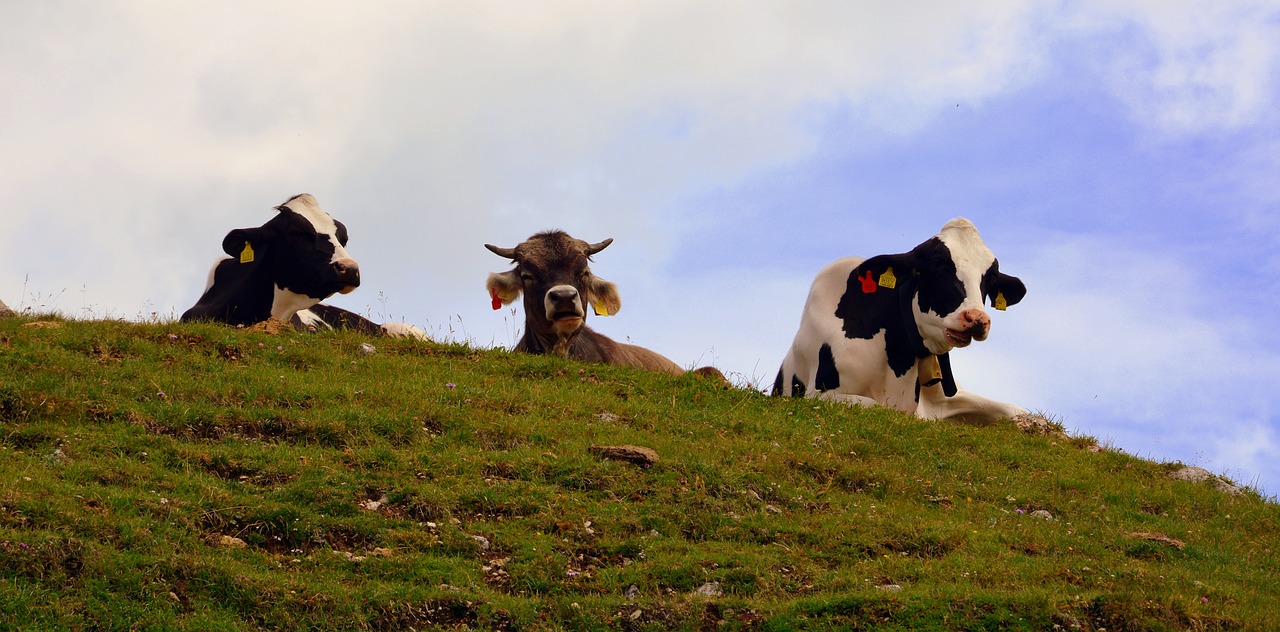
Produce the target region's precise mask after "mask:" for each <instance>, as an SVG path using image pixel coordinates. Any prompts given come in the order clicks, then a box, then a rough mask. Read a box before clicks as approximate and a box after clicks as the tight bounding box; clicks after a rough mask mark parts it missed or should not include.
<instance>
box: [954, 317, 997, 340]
mask: <svg viewBox="0 0 1280 632" xmlns="http://www.w3.org/2000/svg"><path fill="white" fill-rule="evenodd" d="M990 328H991V317H990V316H987V313H986V312H984V311H982V310H980V309H966V310H964V311H963V312H960V330H961V331H963V332H964V333H966V334H969V335H970V336H973V337H974V338H977V339H978V340H982V339H983V338H985V337H986V336H987V330H989V329H990Z"/></svg>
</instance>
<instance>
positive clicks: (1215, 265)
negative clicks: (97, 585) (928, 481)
mask: <svg viewBox="0 0 1280 632" xmlns="http://www.w3.org/2000/svg"><path fill="white" fill-rule="evenodd" d="M881 5H882V3H869V2H868V3H860V2H843V1H832V2H816V1H815V2H805V1H795V2H786V3H781V2H762V1H756V2H753V1H749V0H744V1H741V2H687V1H685V2H676V1H671V2H665V1H660V0H654V1H651V2H644V3H639V2H635V3H632V2H610V3H602V2H586V1H579V0H557V1H551V2H544V3H537V4H536V5H535V4H533V3H527V4H525V3H521V4H513V3H507V2H472V3H459V4H456V5H450V4H433V3H418V2H391V1H388V2H384V3H378V4H376V5H370V6H366V7H353V6H346V4H345V3H334V4H332V5H329V4H327V3H324V2H308V3H291V2H253V3H237V2H228V3H219V4H218V5H216V6H203V7H192V6H187V5H184V4H182V3H176V4H175V3H164V2H156V3H147V2H129V3H112V2H103V3H95V4H94V5H91V6H85V5H83V4H78V3H56V2H46V3H38V4H22V3H9V4H6V5H4V6H2V7H0V75H3V76H4V77H6V84H7V85H10V86H14V87H15V88H14V89H11V90H8V91H6V94H5V95H4V96H3V97H0V217H2V218H3V220H4V226H5V231H3V232H4V234H3V236H2V237H0V239H3V242H0V298H2V299H3V300H4V301H5V302H6V303H7V304H9V305H10V306H11V307H20V308H21V307H32V308H36V309H57V310H60V311H62V312H64V313H66V314H68V315H73V316H90V317H117V318H129V319H140V318H149V317H151V315H152V314H155V316H156V317H160V318H166V317H175V316H176V315H177V314H180V313H181V312H182V311H183V310H184V309H186V308H187V307H189V306H190V305H191V304H192V303H194V301H195V299H196V297H197V296H198V294H199V292H200V289H201V288H202V287H203V283H204V279H205V275H206V273H207V271H208V267H209V265H210V264H211V263H212V261H213V260H214V258H216V257H217V256H218V255H219V254H220V253H219V244H220V243H221V239H222V236H223V235H224V234H225V233H226V232H227V231H228V230H230V229H231V228H235V227H244V226H254V225H258V224H261V223H262V222H264V221H266V220H267V219H269V217H270V215H271V213H272V211H271V210H270V209H271V207H273V206H274V205H276V204H278V203H280V202H282V201H283V200H284V199H286V198H288V197H289V196H291V195H293V194H295V193H300V192H310V193H312V194H314V195H315V196H316V197H317V198H318V199H319V201H320V203H321V205H322V206H324V207H325V208H327V209H328V210H329V211H330V212H331V213H332V214H333V215H334V216H335V217H337V218H338V219H340V220H342V221H343V222H344V223H345V224H346V225H347V226H348V228H349V230H350V232H351V243H350V245H349V251H350V252H351V254H352V255H353V256H355V257H356V258H357V259H358V260H359V261H360V262H361V265H362V269H363V271H364V278H365V285H364V286H362V288H361V289H360V290H359V291H357V292H355V293H353V294H350V295H346V296H342V297H339V298H337V299H335V300H334V301H333V302H334V303H335V304H338V305H341V306H344V307H347V308H349V309H354V310H357V311H361V312H364V313H367V314H369V315H370V316H372V317H374V318H377V319H394V320H407V321H410V322H413V323H415V324H418V325H421V326H423V327H424V328H426V329H427V330H429V331H430V332H432V334H433V335H436V336H437V337H441V338H445V337H452V338H455V339H463V340H469V341H471V342H473V343H475V344H478V345H481V346H489V345H494V346H507V345H510V344H511V343H512V342H514V340H515V339H516V338H517V337H518V332H517V331H516V325H517V323H518V322H519V320H520V316H519V315H518V314H512V313H511V312H509V311H508V310H503V311H499V312H493V311H490V310H489V307H488V304H489V301H488V297H487V295H486V294H485V293H484V290H483V289H482V284H483V280H484V278H485V275H486V274H487V273H488V272H490V271H496V270H501V269H504V267H505V265H504V261H502V260H501V259H499V258H497V257H495V256H493V255H492V254H491V253H489V252H488V251H486V250H484V248H483V244H484V243H498V244H500V245H507V246H510V245H514V244H515V243H517V242H518V241H520V240H521V239H523V238H524V237H527V236H528V235H529V234H531V233H533V232H536V231H539V230H545V229H550V228H563V229H566V230H568V231H569V232H571V233H572V234H574V235H576V236H579V237H581V238H584V239H588V240H591V241H597V240H600V239H603V238H604V237H613V238H614V239H615V242H614V244H613V245H612V246H610V247H609V249H608V250H606V251H604V252H602V253H600V254H599V255H598V256H597V257H596V263H595V264H594V269H595V271H596V272H597V273H598V274H599V275H600V276H602V277H604V278H607V279H610V280H612V281H615V282H617V283H618V284H619V286H620V288H621V291H622V295H623V296H622V297H623V303H624V307H623V309H622V311H621V312H620V313H619V314H618V315H616V316H612V317H609V318H595V319H592V324H593V326H595V327H596V328H598V329H600V330H601V331H603V332H605V333H607V334H609V335H611V336H614V337H616V338H619V339H624V340H630V341H632V342H636V343H640V344H644V345H646V346H649V347H651V348H654V349H655V350H658V351H660V352H662V353H664V354H666V355H668V356H669V357H671V358H672V359H673V360H675V361H676V362H677V363H679V364H682V365H686V366H693V365H699V364H706V363H715V364H717V365H718V366H720V367H721V368H722V369H724V370H725V371H726V372H728V373H730V374H731V375H732V376H734V377H735V379H737V380H738V381H739V382H741V383H748V382H750V383H760V384H761V385H763V383H764V382H767V381H769V380H771V378H772V376H773V373H774V372H775V371H776V370H777V366H778V364H779V362H780V361H781V359H782V356H783V355H784V354H785V351H786V348H787V345H788V344H789V343H790V340H791V337H792V335H794V333H795V330H796V327H797V325H798V321H799V314H800V310H801V306H802V304H803V302H804V297H805V295H806V293H807V291H808V285H809V283H810V281H811V280H812V278H813V275H814V274H815V273H816V272H817V270H818V269H820V268H821V267H822V266H823V265H824V264H826V263H827V262H829V261H831V260H833V259H835V258H838V257H842V256H847V255H862V256H869V255H874V254H881V253H890V252H903V251H906V250H908V249H910V248H911V247H912V246H914V245H915V244H917V243H919V242H921V241H923V240H924V239H926V238H928V237H929V236H931V235H932V234H933V233H934V232H936V231H937V229H938V228H939V227H941V225H942V224H943V223H944V222H945V221H947V220H948V219H950V218H951V217H955V216H966V217H969V218H970V219H972V220H974V222H975V223H976V224H977V225H978V227H979V229H980V230H981V231H982V233H983V235H984V237H985V239H986V241H987V243H988V245H989V246H991V248H992V249H993V250H994V251H995V253H996V254H997V256H998V257H999V258H1000V260H1001V266H1002V270H1004V271H1006V272H1008V273H1010V274H1014V275H1017V276H1019V277H1021V278H1022V279H1023V281H1024V282H1025V283H1026V285H1027V287H1028V290H1029V293H1028V295H1027V298H1026V300H1024V302H1023V303H1022V304H1020V305H1017V306H1015V307H1013V308H1011V309H1010V310H1009V311H1008V312H1003V313H997V314H995V315H994V321H995V324H994V329H993V333H992V336H991V338H990V340H988V341H986V342H984V343H982V344H978V345H974V346H973V347H971V348H968V349H965V350H963V351H961V352H957V353H956V354H954V358H953V361H954V363H955V367H956V372H957V378H958V380H959V381H960V383H961V384H962V385H964V386H966V387H968V388H971V389H972V390H975V391H977V392H980V393H983V394H986V395H989V396H992V397H996V398H999V399H1004V400H1007V401H1013V402H1016V403H1018V404H1020V405H1022V406H1024V407H1027V408H1031V409H1038V410H1042V411H1045V412H1047V413H1050V414H1052V415H1055V416H1057V417H1059V418H1061V419H1062V420H1063V422H1064V423H1065V424H1066V425H1067V427H1068V428H1069V429H1070V430H1072V431H1074V432H1077V433H1083V434H1089V435H1092V436H1095V437H1098V438H1099V439H1101V440H1103V441H1104V442H1107V443H1109V444H1110V445H1113V446H1115V447H1118V448H1121V449H1124V450H1126V451H1128V452H1131V453H1134V454H1138V455H1141V456H1144V457H1148V458H1153V459H1157V460H1181V461H1183V462H1187V463H1191V464H1197V465H1202V466H1204V467H1207V468H1209V469H1211V470H1214V471H1218V472H1225V473H1226V474H1228V475H1229V476H1232V477H1233V478H1235V479H1236V480H1237V481H1239V482H1243V483H1248V484H1255V485H1258V486H1259V487H1261V488H1263V489H1264V491H1266V492H1267V493H1268V494H1271V495H1274V494H1276V493H1277V490H1280V406H1278V404H1280V394H1277V390H1278V389H1277V388H1276V386H1275V385H1276V383H1277V380H1276V378H1275V377H1274V374H1275V369H1274V367H1275V366H1277V361H1280V340H1278V337H1277V333H1276V328H1277V319H1276V316H1275V314H1277V311H1278V308H1280V299H1277V296H1278V295H1280V293H1278V292H1277V290H1280V256H1278V255H1277V253H1278V252H1280V250H1278V249H1277V242H1278V241H1280V185H1277V183H1280V112H1278V111H1277V110H1276V109H1275V107H1274V104H1275V103H1277V102H1280V3H1277V2H1274V1H1272V2H1245V1H1240V2H1222V3H1202V2H1145V1H1139V0H1133V1H1124V0H1119V1H1109V2H1101V1H1097V2H1090V1H1072V2H1020V1H1016V0H1008V1H991V2H975V3H967V4H965V5H964V6H959V5H952V4H939V3H927V2H922V3H912V2H903V3H894V6H881ZM246 15H252V16H253V19H245V16H246Z"/></svg>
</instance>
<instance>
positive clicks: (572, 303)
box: [484, 230, 723, 380]
mask: <svg viewBox="0 0 1280 632" xmlns="http://www.w3.org/2000/svg"><path fill="white" fill-rule="evenodd" d="M611 243H613V239H612V238H610V239H606V240H604V241H601V242H599V243H595V244H589V243H587V242H585V241H583V240H581V239H575V238H573V237H570V236H569V235H568V234H567V233H565V232H563V231H558V230H556V231H547V232H542V233H538V234H536V235H534V236H532V237H530V238H529V239H527V240H525V241H524V242H523V243H521V244H520V245H518V246H516V247H515V248H501V247H498V246H495V245H493V244H485V246H484V247H485V248H488V249H489V251H490V252H492V253H494V254H496V255H498V256H499V257H504V258H507V259H510V260H512V261H513V262H515V264H516V267H515V268H513V269H511V270H508V271H506V272H494V273H491V274H490V275H489V278H488V280H487V281H486V282H485V287H486V289H488V290H489V297H490V299H492V306H493V309H495V310H497V309H502V306H503V305H510V304H511V303H513V302H515V300H516V299H517V298H519V297H520V295H521V294H524V313H525V323H524V335H523V336H522V337H521V338H520V342H519V343H517V344H516V349H517V350H519V351H523V352H526V353H533V354H547V355H556V356H560V357H561V358H566V359H569V358H572V359H574V360H580V361H583V362H595V363H600V364H615V365H619V366H629V367H635V368H640V369H647V370H651V371H662V372H666V373H671V374H675V375H679V374H682V373H684V370H683V369H681V368H680V367H679V366H678V365H676V363H675V362H672V361H671V360H669V359H667V358H666V357H664V356H662V355H660V354H658V353H655V352H653V351H650V350H648V349H645V348H644V347H638V346H635V345H629V344H623V343H620V342H616V341H614V340H612V339H610V338H609V337H608V336H605V335H603V334H600V333H597V332H596V331H595V330H593V329H591V328H590V327H588V326H587V324H586V321H587V310H586V306H587V305H591V308H592V311H594V312H595V313H596V315H598V316H608V315H610V314H616V313H618V310H619V309H620V308H621V307H622V299H621V297H620V296H619V295H618V286H617V285H615V284H613V283H611V282H609V281H606V280H604V279H601V278H600V277H598V276H596V275H595V274H593V273H592V272H591V268H590V267H589V266H588V263H589V262H590V261H591V256H592V255H594V254H596V253H598V252H600V251H601V250H604V249H605V248H606V247H608V245H609V244H611ZM699 372H701V373H703V374H710V373H711V372H714V374H715V375H719V372H718V371H716V370H715V369H714V368H711V367H706V368H704V369H699ZM720 379H722V380H723V376H722V375H721V376H720Z"/></svg>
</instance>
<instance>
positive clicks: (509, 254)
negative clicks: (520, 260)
mask: <svg viewBox="0 0 1280 632" xmlns="http://www.w3.org/2000/svg"><path fill="white" fill-rule="evenodd" d="M484 247H485V248H488V249H489V252H492V253H493V254H495V255H498V256H499V257H506V258H507V259H511V260H512V261H515V258H516V249H515V248H502V247H500V246H495V245H493V244H485V245H484Z"/></svg>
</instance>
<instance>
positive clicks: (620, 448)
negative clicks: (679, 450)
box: [587, 445, 658, 467]
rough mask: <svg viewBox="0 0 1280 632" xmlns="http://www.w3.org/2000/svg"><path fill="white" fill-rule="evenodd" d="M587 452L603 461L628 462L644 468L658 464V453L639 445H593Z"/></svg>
mask: <svg viewBox="0 0 1280 632" xmlns="http://www.w3.org/2000/svg"><path fill="white" fill-rule="evenodd" d="M587 451H589V452H591V453H592V454H594V455H596V456H598V457H600V458H602V459H611V460H614V461H626V462H628V463H635V464H636V465H641V466H644V467H648V466H650V465H653V464H654V463H657V462H658V453H657V452H656V451H654V450H653V449H652V448H646V447H643V446H638V445H593V446H591V447H590V448H587Z"/></svg>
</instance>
